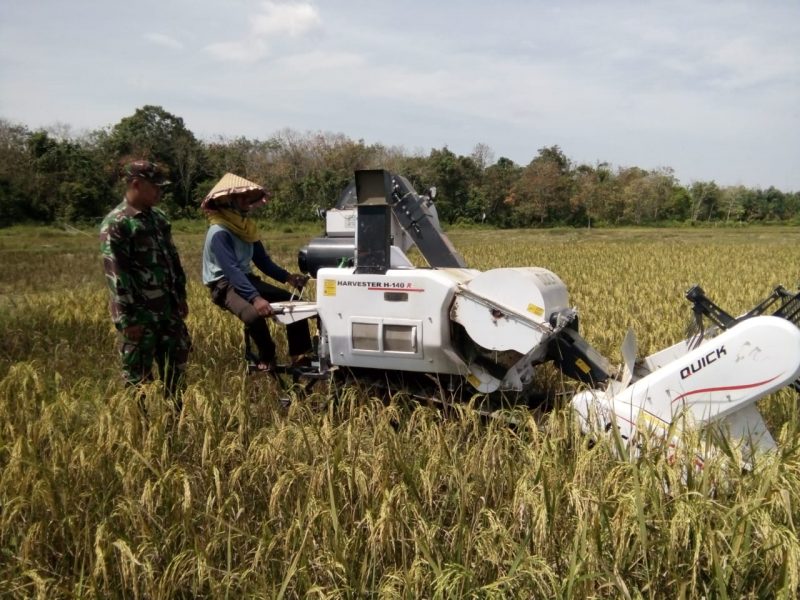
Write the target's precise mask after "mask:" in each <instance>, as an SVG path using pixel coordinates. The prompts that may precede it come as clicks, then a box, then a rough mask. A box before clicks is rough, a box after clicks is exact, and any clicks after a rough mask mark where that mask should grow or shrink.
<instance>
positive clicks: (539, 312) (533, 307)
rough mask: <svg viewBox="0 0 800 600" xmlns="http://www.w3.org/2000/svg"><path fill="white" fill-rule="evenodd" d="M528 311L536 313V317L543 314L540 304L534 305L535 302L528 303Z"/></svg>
mask: <svg viewBox="0 0 800 600" xmlns="http://www.w3.org/2000/svg"><path fill="white" fill-rule="evenodd" d="M528 312H529V313H532V314H534V315H536V316H537V317H541V316H542V315H543V314H544V309H543V308H542V307H541V306H536V305H535V304H528Z"/></svg>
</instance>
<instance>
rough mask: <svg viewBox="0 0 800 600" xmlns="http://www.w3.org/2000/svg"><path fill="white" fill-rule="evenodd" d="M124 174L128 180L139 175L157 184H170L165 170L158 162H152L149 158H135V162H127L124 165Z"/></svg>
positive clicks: (140, 177)
mask: <svg viewBox="0 0 800 600" xmlns="http://www.w3.org/2000/svg"><path fill="white" fill-rule="evenodd" d="M122 176H123V177H124V178H125V180H126V181H131V180H132V179H135V178H137V177H138V178H139V179H145V180H147V181H149V182H150V183H152V184H154V185H157V186H165V185H168V184H169V181H167V178H166V175H165V174H164V170H163V169H162V168H161V167H160V166H159V165H157V164H156V163H152V162H150V161H148V160H134V161H133V162H129V163H127V164H126V165H125V166H123V167H122Z"/></svg>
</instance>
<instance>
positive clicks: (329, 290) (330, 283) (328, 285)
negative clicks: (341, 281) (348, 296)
mask: <svg viewBox="0 0 800 600" xmlns="http://www.w3.org/2000/svg"><path fill="white" fill-rule="evenodd" d="M322 286H323V287H322V293H323V295H325V296H335V295H336V280H335V279H326V280H325V281H324V282H323V283H322Z"/></svg>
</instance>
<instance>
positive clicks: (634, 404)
mask: <svg viewBox="0 0 800 600" xmlns="http://www.w3.org/2000/svg"><path fill="white" fill-rule="evenodd" d="M356 191H357V192H358V193H357V194H356V193H355V192H356ZM348 194H349V196H348ZM356 196H357V200H356ZM343 197H349V198H350V200H349V202H350V204H349V205H342V206H339V207H337V209H333V210H331V211H329V212H328V214H327V215H326V224H327V227H328V229H329V231H328V232H326V236H325V237H323V238H316V239H315V240H312V243H311V244H310V245H309V246H308V247H307V248H305V249H304V250H303V251H302V252H301V256H300V263H301V269H303V270H304V271H305V272H309V273H310V274H311V275H313V276H315V277H316V280H317V281H316V298H315V301H313V302H288V303H282V304H277V305H275V307H276V308H277V309H278V311H277V312H279V313H281V314H278V316H277V318H278V319H280V320H281V321H283V322H285V323H288V322H292V321H294V320H298V319H304V318H309V317H317V319H318V320H317V324H318V332H319V343H318V353H319V370H320V372H322V373H324V372H327V371H329V370H335V369H337V368H346V369H352V370H368V371H371V372H375V373H387V374H388V373H398V372H400V373H416V374H428V375H431V378H432V379H435V380H441V378H449V380H450V381H451V384H452V380H453V379H454V378H457V379H458V380H459V381H460V382H463V383H468V384H469V385H470V386H471V388H472V389H473V390H474V392H475V393H484V394H490V393H500V394H502V393H505V392H508V393H516V392H523V393H524V392H525V391H526V390H530V388H531V386H533V385H534V379H533V375H534V370H535V368H536V366H537V365H540V364H542V363H544V362H546V361H551V360H552V361H554V362H555V364H556V366H557V367H558V368H560V369H561V370H562V371H563V372H564V373H566V374H567V375H569V376H571V377H574V378H576V379H579V380H581V381H583V382H584V383H587V384H588V386H589V389H585V390H583V391H581V392H579V393H577V394H576V395H575V396H574V398H573V399H572V405H573V406H574V408H575V410H576V411H577V413H578V414H579V415H580V417H581V420H582V423H583V424H584V426H585V427H587V428H599V429H600V430H603V429H605V430H608V428H610V427H616V428H617V430H618V431H619V433H620V434H621V435H622V437H623V438H625V439H631V438H633V437H634V434H635V432H636V431H638V430H641V428H642V427H644V428H646V429H648V430H655V431H659V432H662V433H665V432H668V431H673V432H674V431H675V427H674V426H673V422H674V421H675V420H676V419H678V418H679V417H680V418H681V419H682V421H681V423H684V422H691V423H692V424H694V425H704V424H708V423H710V422H717V423H720V424H722V425H723V426H724V427H726V428H727V429H728V430H729V432H730V433H731V434H732V435H734V436H737V437H741V438H746V439H748V440H751V441H752V442H753V444H754V445H755V446H756V447H759V448H763V449H769V448H772V447H774V445H775V442H774V440H773V438H772V436H771V435H770V433H769V431H768V430H767V427H766V425H765V424H764V421H763V419H762V418H761V415H760V414H759V412H758V410H757V408H756V407H755V402H756V401H757V400H758V399H759V398H762V397H764V396H765V395H767V394H769V393H771V392H774V391H776V390H778V389H780V388H782V387H786V386H787V385H794V386H795V387H798V383H797V382H798V378H800V329H799V328H798V326H797V319H798V313H800V308H798V306H797V305H798V304H800V293H799V294H797V295H795V296H791V295H789V294H786V293H785V291H781V292H780V293H779V292H778V289H779V288H776V292H775V293H774V294H773V296H771V297H770V298H769V299H767V300H765V301H764V302H763V303H762V304H761V305H759V306H758V307H756V309H754V310H753V311H751V313H748V314H747V315H744V316H743V317H740V318H739V319H734V318H733V317H730V316H729V315H727V313H725V312H724V311H722V310H721V309H719V308H718V307H716V305H713V303H711V302H710V301H709V300H708V299H707V298H705V296H704V295H703V292H702V289H700V288H693V289H692V290H690V293H691V294H693V295H692V296H691V297H690V300H693V301H694V302H695V307H694V310H695V315H696V317H697V318H698V321H699V318H700V313H701V312H702V310H701V309H705V313H704V314H706V315H707V316H709V317H710V318H711V319H712V320H713V321H714V322H715V323H716V324H717V325H718V327H714V328H712V329H710V330H709V331H708V332H703V334H701V335H699V336H698V337H696V338H695V339H694V340H688V341H682V342H679V343H677V344H675V345H673V346H671V347H669V348H666V349H664V350H661V351H659V352H656V353H654V354H652V355H651V356H648V357H646V358H644V359H642V360H638V361H637V360H636V357H635V352H636V351H635V341H634V340H633V338H632V336H629V337H628V338H626V341H625V343H624V344H623V348H622V353H623V359H624V362H625V364H624V365H623V368H622V369H621V370H620V372H619V373H616V372H614V370H613V369H612V368H611V367H610V366H609V364H608V362H607V361H606V360H605V359H603V357H602V356H600V355H599V354H598V353H597V352H596V351H595V350H593V349H592V348H591V347H590V346H589V345H588V344H587V343H586V341H585V340H583V338H581V337H580V335H579V334H578V318H577V311H576V310H575V309H573V308H571V307H570V304H569V296H568V293H567V287H566V285H565V284H564V282H563V281H562V280H561V279H560V278H559V277H558V276H557V275H556V274H555V273H553V272H551V271H549V270H547V269H544V268H541V267H510V268H500V269H493V270H490V271H486V272H481V271H478V270H475V269H469V268H467V267H466V264H465V262H464V260H463V258H461V256H460V255H459V254H458V253H457V252H456V251H455V249H454V248H453V247H452V245H451V244H450V242H449V240H448V239H447V238H446V236H445V235H444V234H443V233H442V232H441V230H440V228H439V224H438V219H437V217H436V213H435V210H434V209H433V206H432V201H431V199H430V198H428V197H426V196H419V195H417V194H416V192H414V190H413V188H412V187H411V186H410V184H409V183H408V181H407V180H405V179H403V178H401V177H398V176H396V175H393V174H391V173H388V172H386V171H361V172H357V173H356V186H355V188H352V187H351V188H348V190H346V192H345V194H344V195H343ZM353 203H356V204H355V205H354V204H353ZM412 245H416V246H417V248H418V249H419V250H420V252H421V254H422V255H423V257H424V258H425V259H426V260H427V262H428V263H429V265H430V266H429V267H424V268H419V267H416V266H414V264H412V261H411V260H409V258H408V256H407V255H406V251H407V250H408V249H409V248H410V247H411V246H412ZM303 253H305V254H303ZM780 289H781V290H782V288H780ZM687 297H689V295H687ZM778 301H780V302H782V303H783V304H782V306H785V307H786V308H787V310H783V311H782V312H781V313H780V314H779V311H776V312H775V315H778V316H758V315H760V314H762V313H763V311H765V310H766V309H767V308H768V307H770V306H773V305H774V304H775V303H776V302H778ZM792 303H794V304H792ZM706 333H707V334H709V335H705V334H706ZM451 389H452V385H451Z"/></svg>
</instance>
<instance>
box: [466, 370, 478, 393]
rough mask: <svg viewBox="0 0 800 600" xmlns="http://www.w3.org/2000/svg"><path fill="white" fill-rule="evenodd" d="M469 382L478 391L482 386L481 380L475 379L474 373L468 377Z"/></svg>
mask: <svg viewBox="0 0 800 600" xmlns="http://www.w3.org/2000/svg"><path fill="white" fill-rule="evenodd" d="M467 381H469V384H470V385H471V386H472V387H474V388H476V389H477V388H478V387H479V386H480V385H481V380H480V379H478V378H477V377H475V375H473V374H472V373H470V374H469V377H467Z"/></svg>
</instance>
